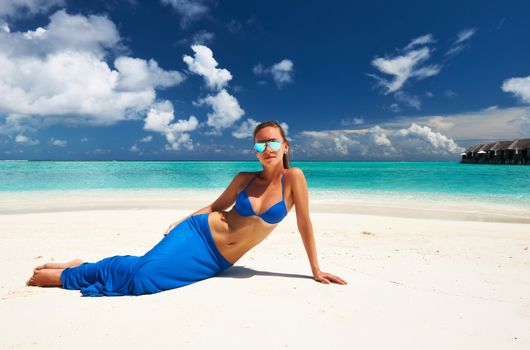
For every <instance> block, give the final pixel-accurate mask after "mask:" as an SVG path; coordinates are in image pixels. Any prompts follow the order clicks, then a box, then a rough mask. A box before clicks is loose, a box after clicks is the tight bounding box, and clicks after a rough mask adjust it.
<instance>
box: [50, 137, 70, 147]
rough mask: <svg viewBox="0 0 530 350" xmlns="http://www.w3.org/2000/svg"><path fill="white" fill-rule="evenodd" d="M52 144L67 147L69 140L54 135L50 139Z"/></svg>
mask: <svg viewBox="0 0 530 350" xmlns="http://www.w3.org/2000/svg"><path fill="white" fill-rule="evenodd" d="M50 144H51V145H53V146H57V147H66V145H67V144H68V141H66V140H60V139H56V138H54V137H52V138H51V139H50Z"/></svg>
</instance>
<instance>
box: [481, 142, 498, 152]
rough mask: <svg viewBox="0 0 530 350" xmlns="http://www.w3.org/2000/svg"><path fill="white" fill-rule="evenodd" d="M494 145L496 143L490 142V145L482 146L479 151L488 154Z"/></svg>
mask: <svg viewBox="0 0 530 350" xmlns="http://www.w3.org/2000/svg"><path fill="white" fill-rule="evenodd" d="M495 143H496V142H492V143H487V144H485V145H484V146H482V147H481V148H480V151H484V152H489V151H491V149H492V148H493V146H495Z"/></svg>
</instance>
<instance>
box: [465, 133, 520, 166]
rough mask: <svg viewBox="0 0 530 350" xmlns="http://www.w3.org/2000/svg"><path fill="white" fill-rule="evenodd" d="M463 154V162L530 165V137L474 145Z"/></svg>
mask: <svg viewBox="0 0 530 350" xmlns="http://www.w3.org/2000/svg"><path fill="white" fill-rule="evenodd" d="M461 156H462V160H461V162H462V163H473V164H525V165H530V139H517V140H513V141H497V142H491V143H486V144H479V145H473V146H470V147H468V148H467V149H466V150H465V151H464V152H462V153H461Z"/></svg>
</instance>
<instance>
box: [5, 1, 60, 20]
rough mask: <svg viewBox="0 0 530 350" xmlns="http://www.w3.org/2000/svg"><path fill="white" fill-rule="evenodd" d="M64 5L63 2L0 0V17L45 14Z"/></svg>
mask: <svg viewBox="0 0 530 350" xmlns="http://www.w3.org/2000/svg"><path fill="white" fill-rule="evenodd" d="M64 5H65V1H64V0H2V1H0V17H4V16H10V17H24V16H30V15H35V14H38V13H46V12H47V11H49V10H50V9H52V8H56V7H58V6H64Z"/></svg>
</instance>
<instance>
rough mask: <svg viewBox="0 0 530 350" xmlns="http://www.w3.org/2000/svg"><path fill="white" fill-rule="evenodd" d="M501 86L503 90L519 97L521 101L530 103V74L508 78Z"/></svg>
mask: <svg viewBox="0 0 530 350" xmlns="http://www.w3.org/2000/svg"><path fill="white" fill-rule="evenodd" d="M501 88H502V91H504V92H510V93H512V94H514V95H515V96H517V97H519V98H520V99H521V101H523V102H525V103H530V76H528V77H522V78H510V79H506V80H505V81H504V82H503V83H502V87H501Z"/></svg>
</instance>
